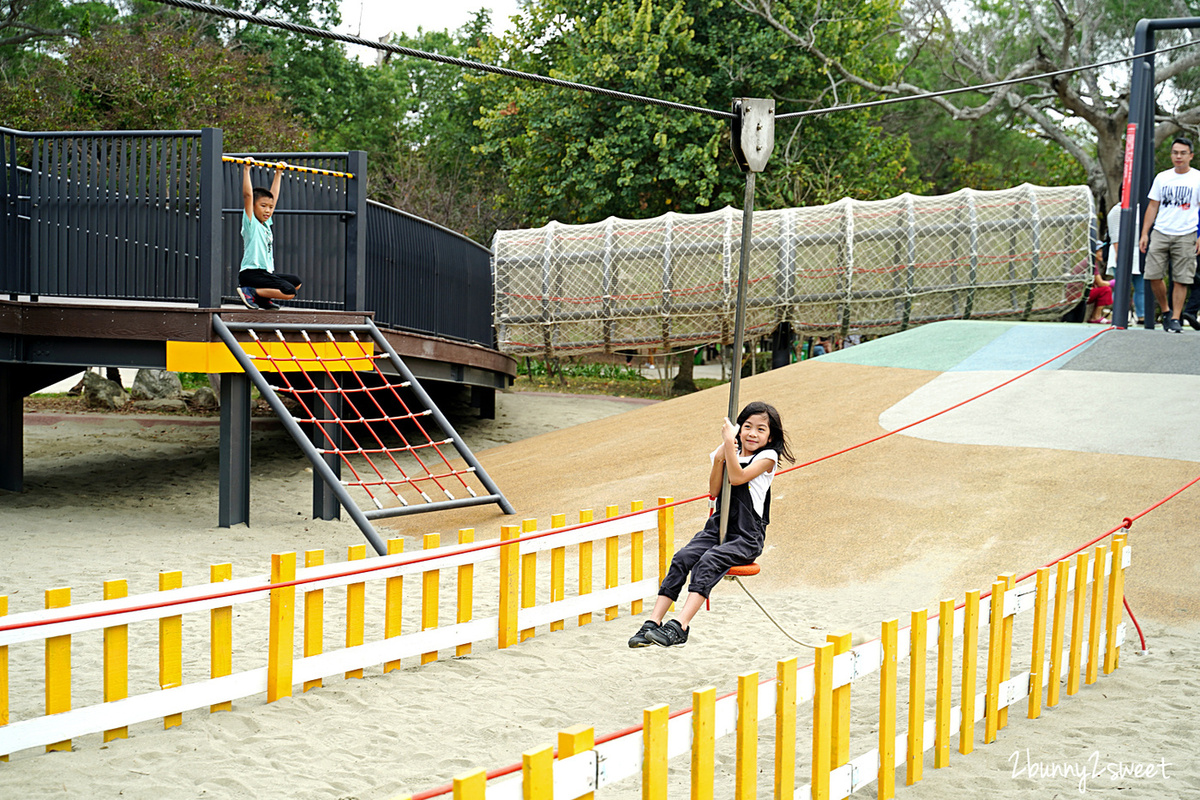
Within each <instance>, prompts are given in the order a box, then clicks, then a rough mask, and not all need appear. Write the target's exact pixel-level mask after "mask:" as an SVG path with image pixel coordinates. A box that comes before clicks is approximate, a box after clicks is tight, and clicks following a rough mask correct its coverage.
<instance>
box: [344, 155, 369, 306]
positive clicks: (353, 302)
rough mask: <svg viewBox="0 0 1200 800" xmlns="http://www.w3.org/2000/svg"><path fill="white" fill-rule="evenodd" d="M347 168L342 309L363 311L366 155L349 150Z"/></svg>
mask: <svg viewBox="0 0 1200 800" xmlns="http://www.w3.org/2000/svg"><path fill="white" fill-rule="evenodd" d="M346 170H347V171H348V172H350V173H351V174H352V175H354V179H353V180H348V181H347V182H346V211H347V212H349V213H348V215H347V217H346V288H345V292H346V294H345V301H344V302H345V310H346V311H365V310H366V309H367V307H366V297H367V277H366V276H367V271H366V260H367V154H366V152H364V151H362V150H351V151H350V152H349V153H347V154H346Z"/></svg>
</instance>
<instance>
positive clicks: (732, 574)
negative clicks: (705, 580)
mask: <svg viewBox="0 0 1200 800" xmlns="http://www.w3.org/2000/svg"><path fill="white" fill-rule="evenodd" d="M761 569H762V567H760V566H758V564H739V565H738V566H736V567H730V568H729V572H726V573H725V577H727V578H745V577H747V576H749V575H757V574H758V573H759V571H760V570H761Z"/></svg>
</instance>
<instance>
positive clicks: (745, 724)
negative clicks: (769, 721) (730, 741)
mask: <svg viewBox="0 0 1200 800" xmlns="http://www.w3.org/2000/svg"><path fill="white" fill-rule="evenodd" d="M737 684H738V689H737V706H738V715H737V732H736V734H735V736H736V739H737V752H736V761H735V763H734V781H733V796H734V798H735V800H754V798H755V796H756V794H757V793H758V673H757V672H744V673H742V674H741V675H738V679H737Z"/></svg>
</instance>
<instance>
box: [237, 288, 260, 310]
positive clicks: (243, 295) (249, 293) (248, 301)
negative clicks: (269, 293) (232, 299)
mask: <svg viewBox="0 0 1200 800" xmlns="http://www.w3.org/2000/svg"><path fill="white" fill-rule="evenodd" d="M238 298H239V299H240V300H241V301H242V305H244V306H245V307H246V308H252V309H254V310H255V311H257V310H258V295H257V294H255V293H254V290H253V289H251V288H250V287H249V286H239V287H238Z"/></svg>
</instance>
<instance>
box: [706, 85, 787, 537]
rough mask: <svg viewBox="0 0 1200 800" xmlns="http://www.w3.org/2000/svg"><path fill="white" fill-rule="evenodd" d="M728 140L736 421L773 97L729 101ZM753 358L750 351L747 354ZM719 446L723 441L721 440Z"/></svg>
mask: <svg viewBox="0 0 1200 800" xmlns="http://www.w3.org/2000/svg"><path fill="white" fill-rule="evenodd" d="M730 126H731V128H732V130H731V134H732V135H731V136H730V142H731V143H732V145H733V157H734V160H735V161H737V163H738V166H739V167H741V168H742V171H743V172H745V173H746V194H745V198H744V200H743V203H742V247H741V264H739V265H738V285H737V311H736V312H735V314H734V318H733V365H732V366H733V374H732V375H730V378H729V413H728V417H729V421H730V422H734V423H735V424H736V420H737V414H738V391H739V390H740V388H741V382H742V381H741V379H742V348H743V347H744V346H745V338H746V284H747V283H748V282H749V278H750V245H751V243H752V240H753V237H754V176H755V173H758V172H762V171H763V169H764V168H765V167H766V166H767V159H769V158H770V157H771V150H772V149H773V148H774V147H775V101H774V100H762V99H756V98H750V97H740V98H738V99H736V100H734V101H733V121H732V122H731V123H730ZM751 358H753V354H751ZM722 447H724V445H723V444H722ZM729 489H730V487H729V463H728V461H727V462H726V464H725V470H724V475H723V477H722V478H721V512H720V513H721V517H720V529H719V530H720V533H719V534H718V536H717V542H718V544H719V543H721V542H724V541H725V532H726V531H727V530H729Z"/></svg>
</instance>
